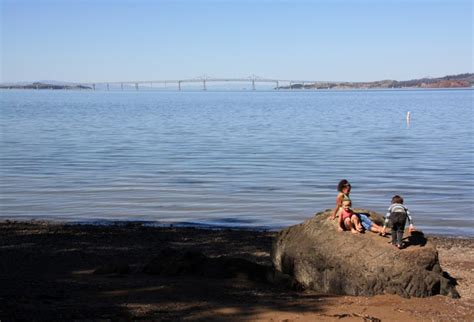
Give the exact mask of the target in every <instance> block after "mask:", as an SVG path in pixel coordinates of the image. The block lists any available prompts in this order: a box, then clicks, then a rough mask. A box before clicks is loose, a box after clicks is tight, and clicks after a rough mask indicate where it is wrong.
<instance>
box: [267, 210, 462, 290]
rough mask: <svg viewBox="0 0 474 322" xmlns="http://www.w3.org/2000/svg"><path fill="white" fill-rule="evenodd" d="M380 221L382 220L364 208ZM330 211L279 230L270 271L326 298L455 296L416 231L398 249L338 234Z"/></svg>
mask: <svg viewBox="0 0 474 322" xmlns="http://www.w3.org/2000/svg"><path fill="white" fill-rule="evenodd" d="M356 212H360V213H368V214H369V215H370V218H371V219H372V220H373V221H374V222H376V223H378V224H381V223H382V216H380V215H378V214H376V213H374V212H371V211H368V210H364V209H356ZM330 213H331V211H330V210H326V211H324V212H320V213H317V214H316V215H315V216H314V217H312V218H310V219H308V220H307V221H305V222H303V223H302V224H299V225H295V226H291V227H288V228H286V229H284V230H282V231H280V232H279V233H278V235H277V237H276V238H275V241H274V243H273V248H272V262H273V265H274V268H275V270H277V271H280V272H282V273H285V274H288V275H290V276H293V277H294V278H295V279H296V280H297V281H298V282H299V283H300V284H301V285H302V286H303V287H305V288H307V289H312V290H315V291H318V292H322V293H328V294H345V295H376V294H384V293H390V294H398V295H401V296H403V297H411V296H415V297H426V296H431V295H436V294H442V295H449V296H451V297H459V295H458V293H457V291H456V289H455V287H454V285H453V283H452V281H450V280H449V279H447V278H445V277H443V271H442V270H441V267H440V265H439V261H438V252H437V251H436V247H435V245H434V244H433V243H431V242H430V241H429V240H427V239H426V238H425V237H424V235H423V234H422V233H421V232H418V233H416V232H414V233H413V234H412V235H411V236H408V235H409V234H408V233H407V232H405V236H404V242H405V243H406V245H407V247H406V248H404V249H402V250H399V249H397V248H396V247H394V246H392V245H391V244H390V240H391V239H390V238H387V237H385V238H384V237H381V236H379V235H378V234H375V233H372V232H366V233H364V234H352V233H350V232H347V231H345V232H338V231H337V220H328V217H329V216H330Z"/></svg>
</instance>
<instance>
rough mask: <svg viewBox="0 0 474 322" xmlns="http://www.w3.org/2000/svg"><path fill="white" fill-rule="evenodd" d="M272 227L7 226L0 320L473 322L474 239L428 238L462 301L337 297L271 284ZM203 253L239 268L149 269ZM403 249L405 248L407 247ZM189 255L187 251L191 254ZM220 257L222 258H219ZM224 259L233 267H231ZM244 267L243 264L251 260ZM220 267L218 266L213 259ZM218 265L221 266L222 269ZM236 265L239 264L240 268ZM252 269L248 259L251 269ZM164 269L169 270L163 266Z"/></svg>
mask: <svg viewBox="0 0 474 322" xmlns="http://www.w3.org/2000/svg"><path fill="white" fill-rule="evenodd" d="M274 236H275V232H269V231H248V230H231V229H227V230H210V229H196V228H176V227H166V228H156V227H145V226H143V225H141V224H137V223H129V224H121V225H112V226H93V225H64V224H54V223H51V222H9V221H4V222H1V223H0V258H1V265H0V272H1V274H0V320H1V321H12V320H49V321H51V320H91V319H92V320H102V321H103V320H114V321H115V320H132V319H148V320H192V321H196V320H203V321H209V320H232V321H235V320H237V321H238V320H246V321H249V320H250V321H254V320H261V321H311V320H327V321H335V320H337V321H340V320H343V321H390V320H398V321H408V320H409V321H422V320H429V321H472V320H473V319H474V288H473V285H474V239H468V238H450V237H441V236H428V237H429V238H431V239H432V240H433V241H434V242H435V243H436V245H437V249H438V252H439V259H440V263H441V265H442V268H443V269H444V270H445V271H446V272H448V273H449V274H450V276H452V277H453V278H455V279H456V280H457V284H458V285H457V290H458V292H459V293H460V295H461V298H460V299H452V298H449V297H445V296H440V295H438V296H433V297H429V298H410V299H407V298H402V297H399V296H396V295H379V296H374V297H360V296H359V297H353V296H331V295H324V294H317V293H314V292H311V291H305V290H300V289H298V288H295V287H292V286H291V284H288V283H275V282H273V283H272V282H269V281H266V280H264V279H262V278H259V277H256V275H254V274H252V272H250V271H249V270H248V269H247V270H245V269H244V270H242V271H239V269H240V268H239V267H243V266H239V265H240V264H239V265H237V264H235V263H240V262H239V261H238V259H243V260H245V261H243V263H248V262H250V263H253V265H255V266H252V267H254V268H253V269H255V268H256V269H258V270H260V269H262V270H263V271H265V270H270V269H271V261H270V249H271V245H272V239H273V237H274ZM170 251H171V252H182V253H183V254H191V255H189V256H195V255H192V254H201V255H200V256H204V257H203V258H206V259H212V260H216V263H220V262H222V263H224V260H223V258H226V259H232V260H230V261H229V260H227V261H226V262H225V263H234V264H232V265H234V266H232V267H233V268H232V269H233V270H232V274H221V273H222V272H215V271H212V270H209V271H206V270H205V269H204V270H202V269H194V268H193V267H189V269H188V270H186V271H177V270H173V267H166V268H165V269H164V271H163V270H162V273H161V274H149V273H146V270H147V269H146V267H147V265H149V263H150V262H153V261H157V260H158V261H159V260H160V257H161V260H162V261H166V258H164V257H163V256H165V255H163V254H167V253H169V252H170ZM402 251H403V250H402ZM186 256H188V255H185V257H186ZM219 261H220V262H219ZM226 265H227V264H226ZM244 266H245V265H244ZM216 267H217V266H216ZM219 267H220V266H219ZM235 267H237V268H235ZM249 267H250V266H249ZM162 269H163V268H162Z"/></svg>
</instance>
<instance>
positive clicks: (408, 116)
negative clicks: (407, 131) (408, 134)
mask: <svg viewBox="0 0 474 322" xmlns="http://www.w3.org/2000/svg"><path fill="white" fill-rule="evenodd" d="M410 116H411V115H410V111H408V112H407V126H408V127H410Z"/></svg>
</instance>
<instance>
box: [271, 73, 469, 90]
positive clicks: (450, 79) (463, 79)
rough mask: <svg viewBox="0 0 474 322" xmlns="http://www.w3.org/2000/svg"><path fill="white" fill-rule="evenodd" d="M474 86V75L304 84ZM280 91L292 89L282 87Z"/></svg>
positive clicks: (328, 86) (309, 86)
mask: <svg viewBox="0 0 474 322" xmlns="http://www.w3.org/2000/svg"><path fill="white" fill-rule="evenodd" d="M473 85H474V74H472V73H466V74H459V75H448V76H444V77H438V78H420V79H412V80H407V81H396V80H381V81H375V82H321V83H316V84H304V89H370V88H374V89H375V88H465V87H472V86H473ZM279 89H290V86H280V87H279ZM291 89H303V84H297V83H296V84H292V85H291Z"/></svg>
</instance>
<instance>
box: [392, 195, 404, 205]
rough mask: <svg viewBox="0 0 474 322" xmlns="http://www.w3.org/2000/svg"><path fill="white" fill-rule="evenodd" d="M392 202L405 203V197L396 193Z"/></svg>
mask: <svg viewBox="0 0 474 322" xmlns="http://www.w3.org/2000/svg"><path fill="white" fill-rule="evenodd" d="M392 203H400V204H403V198H402V197H401V196H399V195H395V196H393V197H392Z"/></svg>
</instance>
